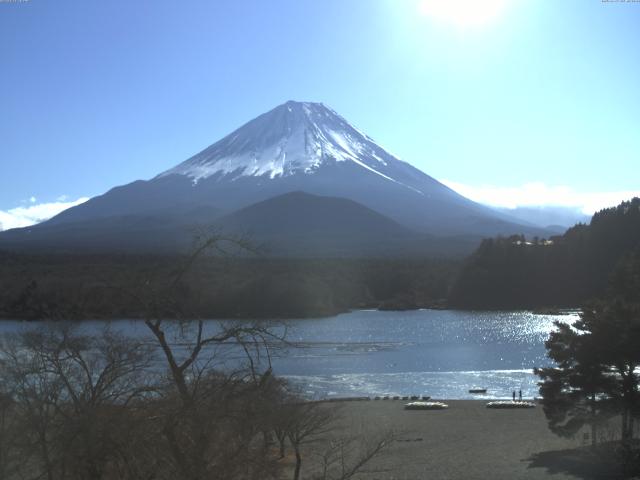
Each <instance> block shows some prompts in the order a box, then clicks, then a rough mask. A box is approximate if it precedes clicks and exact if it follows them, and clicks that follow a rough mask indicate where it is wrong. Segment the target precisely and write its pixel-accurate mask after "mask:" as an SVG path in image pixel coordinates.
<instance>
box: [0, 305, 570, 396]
mask: <svg viewBox="0 0 640 480" xmlns="http://www.w3.org/2000/svg"><path fill="white" fill-rule="evenodd" d="M576 319H577V314H575V313H570V314H567V315H539V314H533V313H530V312H468V311H455V310H418V311H407V312H380V311H366V310H365V311H355V312H351V313H346V314H342V315H337V316H335V317H329V318H319V319H304V320H289V321H287V331H288V333H287V339H288V340H290V341H292V342H294V343H295V344H297V345H299V346H298V347H296V348H290V349H288V350H287V352H286V354H283V355H280V356H278V357H276V358H274V359H273V369H274V372H275V373H276V374H278V375H282V376H284V377H286V378H288V379H289V380H290V381H292V382H293V383H295V384H296V385H297V386H298V387H299V389H300V390H301V391H302V392H303V393H304V394H305V395H306V396H308V397H310V398H326V397H336V396H360V395H368V396H375V395H381V396H382V395H401V396H404V395H430V396H431V397H432V398H446V399H465V398H487V399H489V398H491V399H495V398H510V397H511V392H512V391H513V390H516V391H518V390H522V394H523V397H526V398H532V397H534V396H537V395H538V387H537V385H536V382H537V377H535V376H534V375H533V373H532V369H533V368H534V367H542V366H548V365H550V361H549V359H547V358H546V352H545V348H544V342H545V340H546V339H547V338H548V336H549V333H550V332H551V331H552V330H553V328H554V326H553V322H554V321H555V320H560V321H563V322H568V323H571V322H573V321H575V320H576ZM211 324H212V325H215V324H216V322H215V321H211ZM102 325H103V322H93V321H92V322H87V323H86V328H89V329H94V328H99V327H100V326H102ZM112 325H116V326H117V328H120V329H123V330H125V331H127V332H128V333H129V334H132V335H138V334H144V333H145V332H146V330H145V327H144V325H142V324H141V323H140V322H135V321H116V322H112ZM33 326H35V325H33V324H29V327H33ZM19 328H25V324H24V323H20V322H3V323H0V332H2V331H15V330H16V329H19ZM473 387H482V388H487V394H485V395H472V394H469V393H468V390H469V389H470V388H473Z"/></svg>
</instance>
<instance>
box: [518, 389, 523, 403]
mask: <svg viewBox="0 0 640 480" xmlns="http://www.w3.org/2000/svg"><path fill="white" fill-rule="evenodd" d="M518 400H520V401H522V390H518Z"/></svg>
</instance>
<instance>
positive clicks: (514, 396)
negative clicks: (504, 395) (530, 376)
mask: <svg viewBox="0 0 640 480" xmlns="http://www.w3.org/2000/svg"><path fill="white" fill-rule="evenodd" d="M513 401H514V402H515V401H516V391H515V390H514V391H513Z"/></svg>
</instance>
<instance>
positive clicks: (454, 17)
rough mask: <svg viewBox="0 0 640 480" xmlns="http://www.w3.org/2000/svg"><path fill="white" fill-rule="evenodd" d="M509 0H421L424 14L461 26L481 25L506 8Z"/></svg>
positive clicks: (420, 9)
mask: <svg viewBox="0 0 640 480" xmlns="http://www.w3.org/2000/svg"><path fill="white" fill-rule="evenodd" d="M506 3H507V0H420V2H419V4H418V9H419V11H420V13H421V14H422V15H425V16H428V17H432V18H435V19H437V20H441V21H445V22H447V23H452V24H454V25H457V26H459V27H470V26H480V25H484V24H486V23H488V22H489V21H491V20H493V19H494V18H496V17H497V16H499V15H500V13H501V12H502V11H503V10H504V7H505V5H506Z"/></svg>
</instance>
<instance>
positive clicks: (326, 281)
mask: <svg viewBox="0 0 640 480" xmlns="http://www.w3.org/2000/svg"><path fill="white" fill-rule="evenodd" d="M187 261H188V259H187V258H186V257H181V256H171V257H169V256H165V257H156V256H132V255H92V256H87V255H25V254H13V253H6V252H5V253H0V262H1V263H2V270H1V272H0V317H2V318H5V319H29V320H38V319H50V318H67V319H84V318H93V319H101V318H105V319H107V318H142V317H143V316H144V314H145V311H146V310H145V308H146V307H145V306H144V305H145V302H144V301H142V302H141V301H140V300H141V298H142V299H144V298H145V297H149V296H152V295H153V294H154V293H155V292H157V291H159V290H161V289H163V288H166V285H165V284H166V282H167V279H170V278H173V276H174V274H175V272H176V271H179V270H180V269H181V268H183V266H184V264H185V263H186V262H187ZM459 266H460V261H459V260H456V259H427V258H419V259H415V258H411V259H324V260H323V259H279V258H220V257H204V258H200V259H198V262H197V263H196V264H194V265H193V266H192V267H191V268H190V269H189V271H188V273H187V274H186V276H185V278H184V279H183V281H182V282H181V285H180V287H179V291H178V292H174V294H175V295H176V298H178V301H179V302H182V305H181V307H182V308H183V310H184V309H185V307H188V310H189V311H190V312H192V313H193V315H194V316H198V317H200V318H273V317H280V318H298V317H314V316H315V317H317V316H325V315H335V314H338V313H340V312H345V311H348V310H350V309H363V308H387V309H415V308H422V307H431V306H434V305H442V304H444V301H445V300H444V299H446V295H447V292H448V290H449V288H450V286H451V284H452V282H453V280H454V278H455V275H456V274H457V271H458V269H459ZM163 314H164V315H165V316H166V317H168V318H171V317H172V315H173V313H172V312H171V311H166V312H163Z"/></svg>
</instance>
